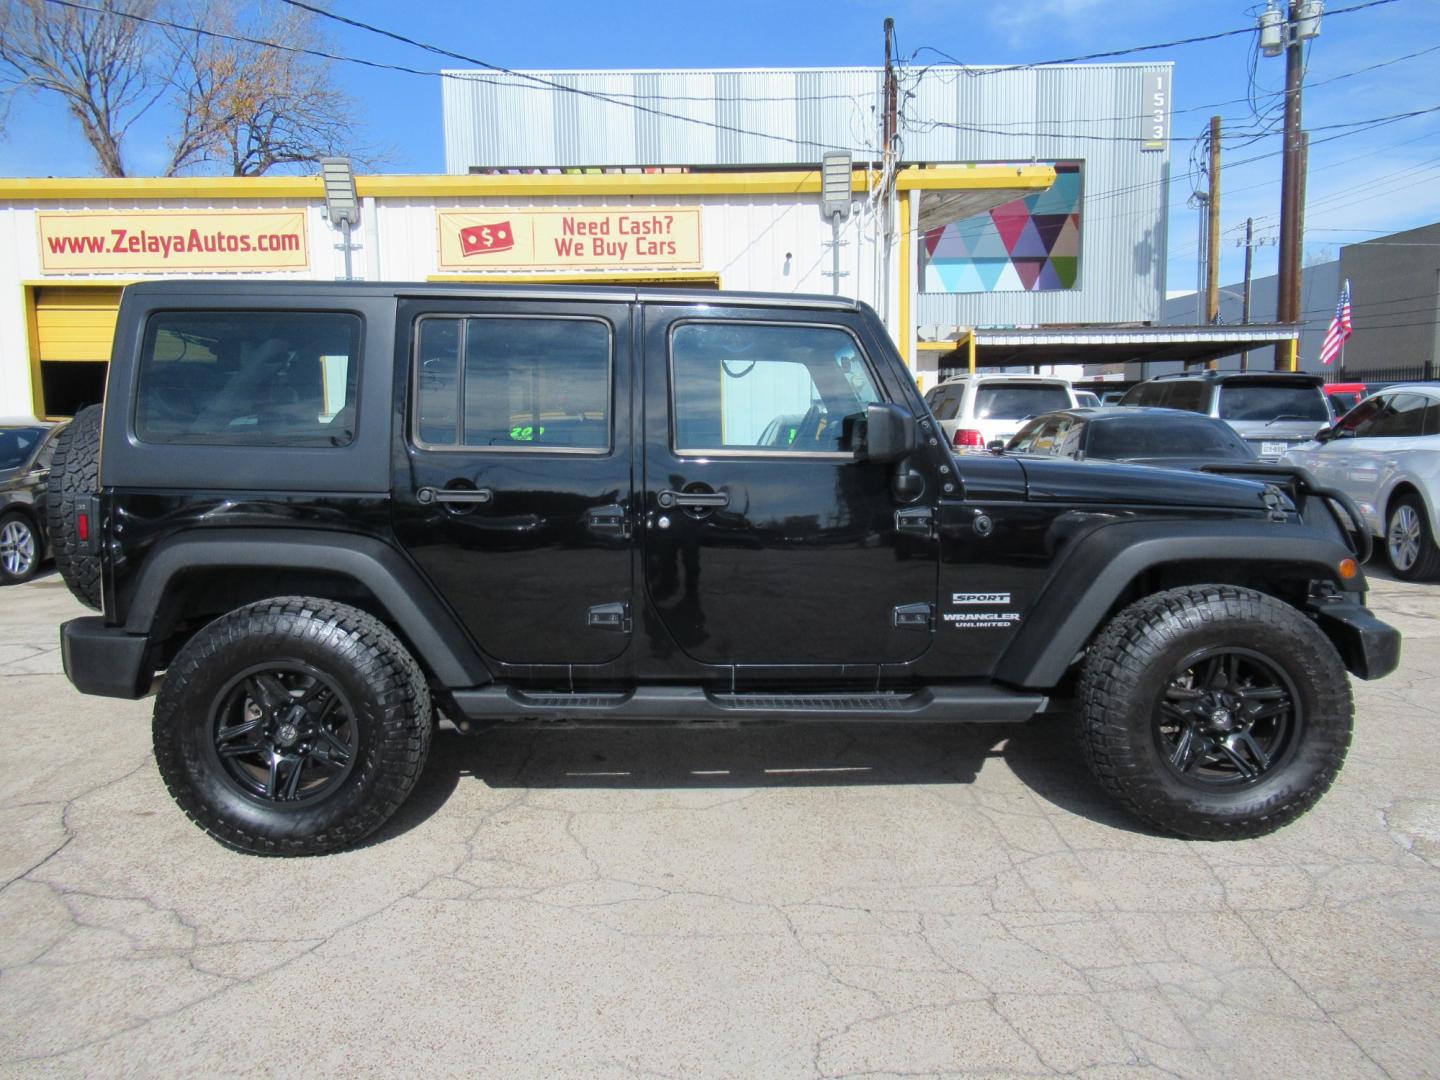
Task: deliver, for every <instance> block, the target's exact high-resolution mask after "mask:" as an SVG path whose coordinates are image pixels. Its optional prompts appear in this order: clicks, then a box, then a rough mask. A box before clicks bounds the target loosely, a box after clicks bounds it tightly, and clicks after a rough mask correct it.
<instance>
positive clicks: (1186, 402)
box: [1155, 381, 1210, 413]
mask: <svg viewBox="0 0 1440 1080" xmlns="http://www.w3.org/2000/svg"><path fill="white" fill-rule="evenodd" d="M1155 389H1156V390H1157V391H1158V393H1157V395H1156V402H1155V404H1157V405H1159V406H1161V407H1162V408H1166V409H1183V410H1184V411H1185V412H1198V413H1203V412H1209V411H1210V387H1209V386H1207V385H1206V384H1205V383H1202V382H1193V381H1191V382H1173V383H1157V384H1156V386H1155Z"/></svg>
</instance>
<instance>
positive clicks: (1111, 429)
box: [1088, 416, 1255, 460]
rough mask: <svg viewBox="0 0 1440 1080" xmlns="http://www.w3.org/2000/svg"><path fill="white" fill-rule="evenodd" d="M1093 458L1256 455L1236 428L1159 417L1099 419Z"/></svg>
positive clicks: (1095, 425)
mask: <svg viewBox="0 0 1440 1080" xmlns="http://www.w3.org/2000/svg"><path fill="white" fill-rule="evenodd" d="M1088 454H1089V456H1090V457H1096V458H1112V459H1118V458H1155V457H1213V458H1235V459H1237V460H1249V459H1250V458H1253V457H1254V456H1255V455H1254V453H1253V452H1252V451H1251V450H1250V448H1249V447H1248V446H1247V445H1246V444H1245V440H1244V439H1242V438H1240V436H1239V435H1237V434H1236V433H1235V431H1234V430H1233V429H1232V428H1230V427H1228V426H1226V425H1225V424H1222V423H1219V422H1218V421H1217V422H1215V423H1196V422H1194V421H1193V420H1190V419H1188V418H1185V417H1177V416H1156V417H1147V418H1146V419H1145V420H1144V421H1137V420H1128V419H1124V418H1121V419H1115V420H1097V421H1095V422H1094V423H1092V424H1091V426H1090V447H1089V450H1088Z"/></svg>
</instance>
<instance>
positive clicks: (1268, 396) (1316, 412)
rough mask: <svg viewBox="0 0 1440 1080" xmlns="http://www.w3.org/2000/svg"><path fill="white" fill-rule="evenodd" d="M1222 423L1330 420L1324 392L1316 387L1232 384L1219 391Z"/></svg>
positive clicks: (1322, 421)
mask: <svg viewBox="0 0 1440 1080" xmlns="http://www.w3.org/2000/svg"><path fill="white" fill-rule="evenodd" d="M1220 419H1222V420H1265V421H1269V420H1314V421H1317V422H1318V423H1322V424H1323V423H1324V422H1325V421H1327V420H1329V419H1330V410H1329V409H1328V408H1327V407H1326V405H1325V392H1324V391H1323V390H1321V389H1320V387H1318V386H1294V385H1290V386H1286V385H1268V386H1267V385H1266V384H1264V383H1232V384H1231V385H1229V386H1222V387H1221V388H1220Z"/></svg>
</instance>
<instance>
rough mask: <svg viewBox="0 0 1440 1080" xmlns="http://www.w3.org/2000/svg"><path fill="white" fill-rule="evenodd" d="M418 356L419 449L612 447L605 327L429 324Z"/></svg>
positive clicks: (576, 322) (532, 322)
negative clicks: (421, 447) (424, 446)
mask: <svg viewBox="0 0 1440 1080" xmlns="http://www.w3.org/2000/svg"><path fill="white" fill-rule="evenodd" d="M415 353H416V355H415V366H416V375H415V398H416V405H415V431H416V434H417V436H418V438H419V441H420V442H421V443H422V444H424V445H427V446H464V447H476V448H492V449H494V448H499V449H510V450H534V449H553V450H588V451H595V450H606V449H608V448H609V446H610V327H609V325H608V324H606V323H603V322H600V321H597V320H594V319H543V318H542V319H523V318H493V319H492V318H472V319H461V318H453V317H449V316H445V317H427V318H424V319H421V320H420V329H419V341H418V343H417V346H416V350H415Z"/></svg>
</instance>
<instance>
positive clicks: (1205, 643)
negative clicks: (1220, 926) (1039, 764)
mask: <svg viewBox="0 0 1440 1080" xmlns="http://www.w3.org/2000/svg"><path fill="white" fill-rule="evenodd" d="M1080 707H1081V724H1082V727H1083V731H1082V739H1081V745H1082V747H1083V751H1084V754H1085V757H1086V760H1087V761H1088V763H1089V765H1090V768H1091V770H1092V771H1093V772H1094V774H1095V776H1096V778H1097V779H1098V780H1099V781H1100V783H1101V785H1102V786H1104V787H1105V788H1106V789H1107V790H1108V791H1109V792H1110V793H1111V794H1112V795H1114V796H1115V797H1116V798H1118V799H1119V800H1120V802H1121V803H1123V804H1124V805H1125V806H1126V807H1128V808H1129V809H1130V810H1131V811H1132V812H1133V813H1135V814H1136V815H1137V816H1139V817H1141V818H1143V819H1145V820H1146V821H1148V822H1150V823H1151V824H1153V825H1156V826H1158V827H1159V828H1161V829H1164V830H1165V831H1167V832H1171V833H1176V834H1179V835H1181V836H1188V837H1194V838H1196V839H1204V840H1221V839H1239V838H1244V837H1252V836H1262V835H1264V834H1265V833H1269V832H1273V831H1274V830H1276V829H1278V828H1280V827H1281V826H1282V825H1285V824H1287V823H1289V822H1291V821H1293V820H1294V819H1295V818H1297V817H1299V816H1300V815H1301V814H1303V813H1305V811H1306V810H1308V809H1310V807H1312V806H1313V805H1314V804H1315V803H1316V802H1317V801H1318V800H1319V798H1320V796H1321V795H1323V794H1324V793H1325V791H1326V789H1327V788H1329V786H1330V784H1331V783H1332V782H1333V781H1334V779H1335V776H1336V774H1337V773H1338V772H1339V769H1340V766H1341V764H1342V763H1343V761H1344V760H1345V751H1346V749H1347V748H1348V747H1349V745H1350V732H1351V725H1352V720H1353V713H1354V705H1353V702H1352V699H1351V695H1350V683H1349V680H1348V678H1347V677H1346V674H1345V667H1344V664H1343V662H1342V661H1341V659H1340V656H1339V654H1338V653H1337V652H1336V651H1335V647H1334V646H1333V645H1332V644H1331V643H1330V641H1329V639H1328V638H1326V637H1325V635H1324V634H1323V633H1322V632H1321V631H1320V630H1319V629H1318V628H1317V627H1316V626H1315V624H1314V623H1312V622H1311V621H1310V620H1308V619H1306V618H1305V617H1304V616H1303V615H1301V614H1300V612H1298V611H1296V610H1295V609H1294V608H1292V607H1290V606H1289V605H1287V604H1284V603H1282V602H1280V601H1279V600H1276V599H1275V598H1274V597H1270V596H1266V595H1264V594H1263V593H1258V592H1254V591H1252V590H1250V589H1240V588H1235V587H1232V586H1228V585H1210V586H1193V587H1188V588H1180V589H1171V590H1168V591H1166V592H1162V593H1157V594H1155V595H1154V596H1149V597H1146V598H1145V599H1143V600H1140V601H1138V602H1137V603H1135V604H1132V605H1131V606H1130V607H1128V608H1126V609H1125V610H1124V611H1122V612H1120V614H1119V615H1117V616H1115V618H1114V619H1113V620H1112V621H1111V623H1110V624H1109V625H1108V626H1107V627H1106V628H1105V630H1104V631H1103V632H1102V633H1101V634H1100V636H1099V637H1098V638H1097V639H1096V641H1095V643H1094V644H1093V645H1092V647H1091V649H1090V652H1089V654H1088V656H1087V657H1086V660H1085V664H1084V668H1083V671H1082V674H1081V680H1080Z"/></svg>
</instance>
